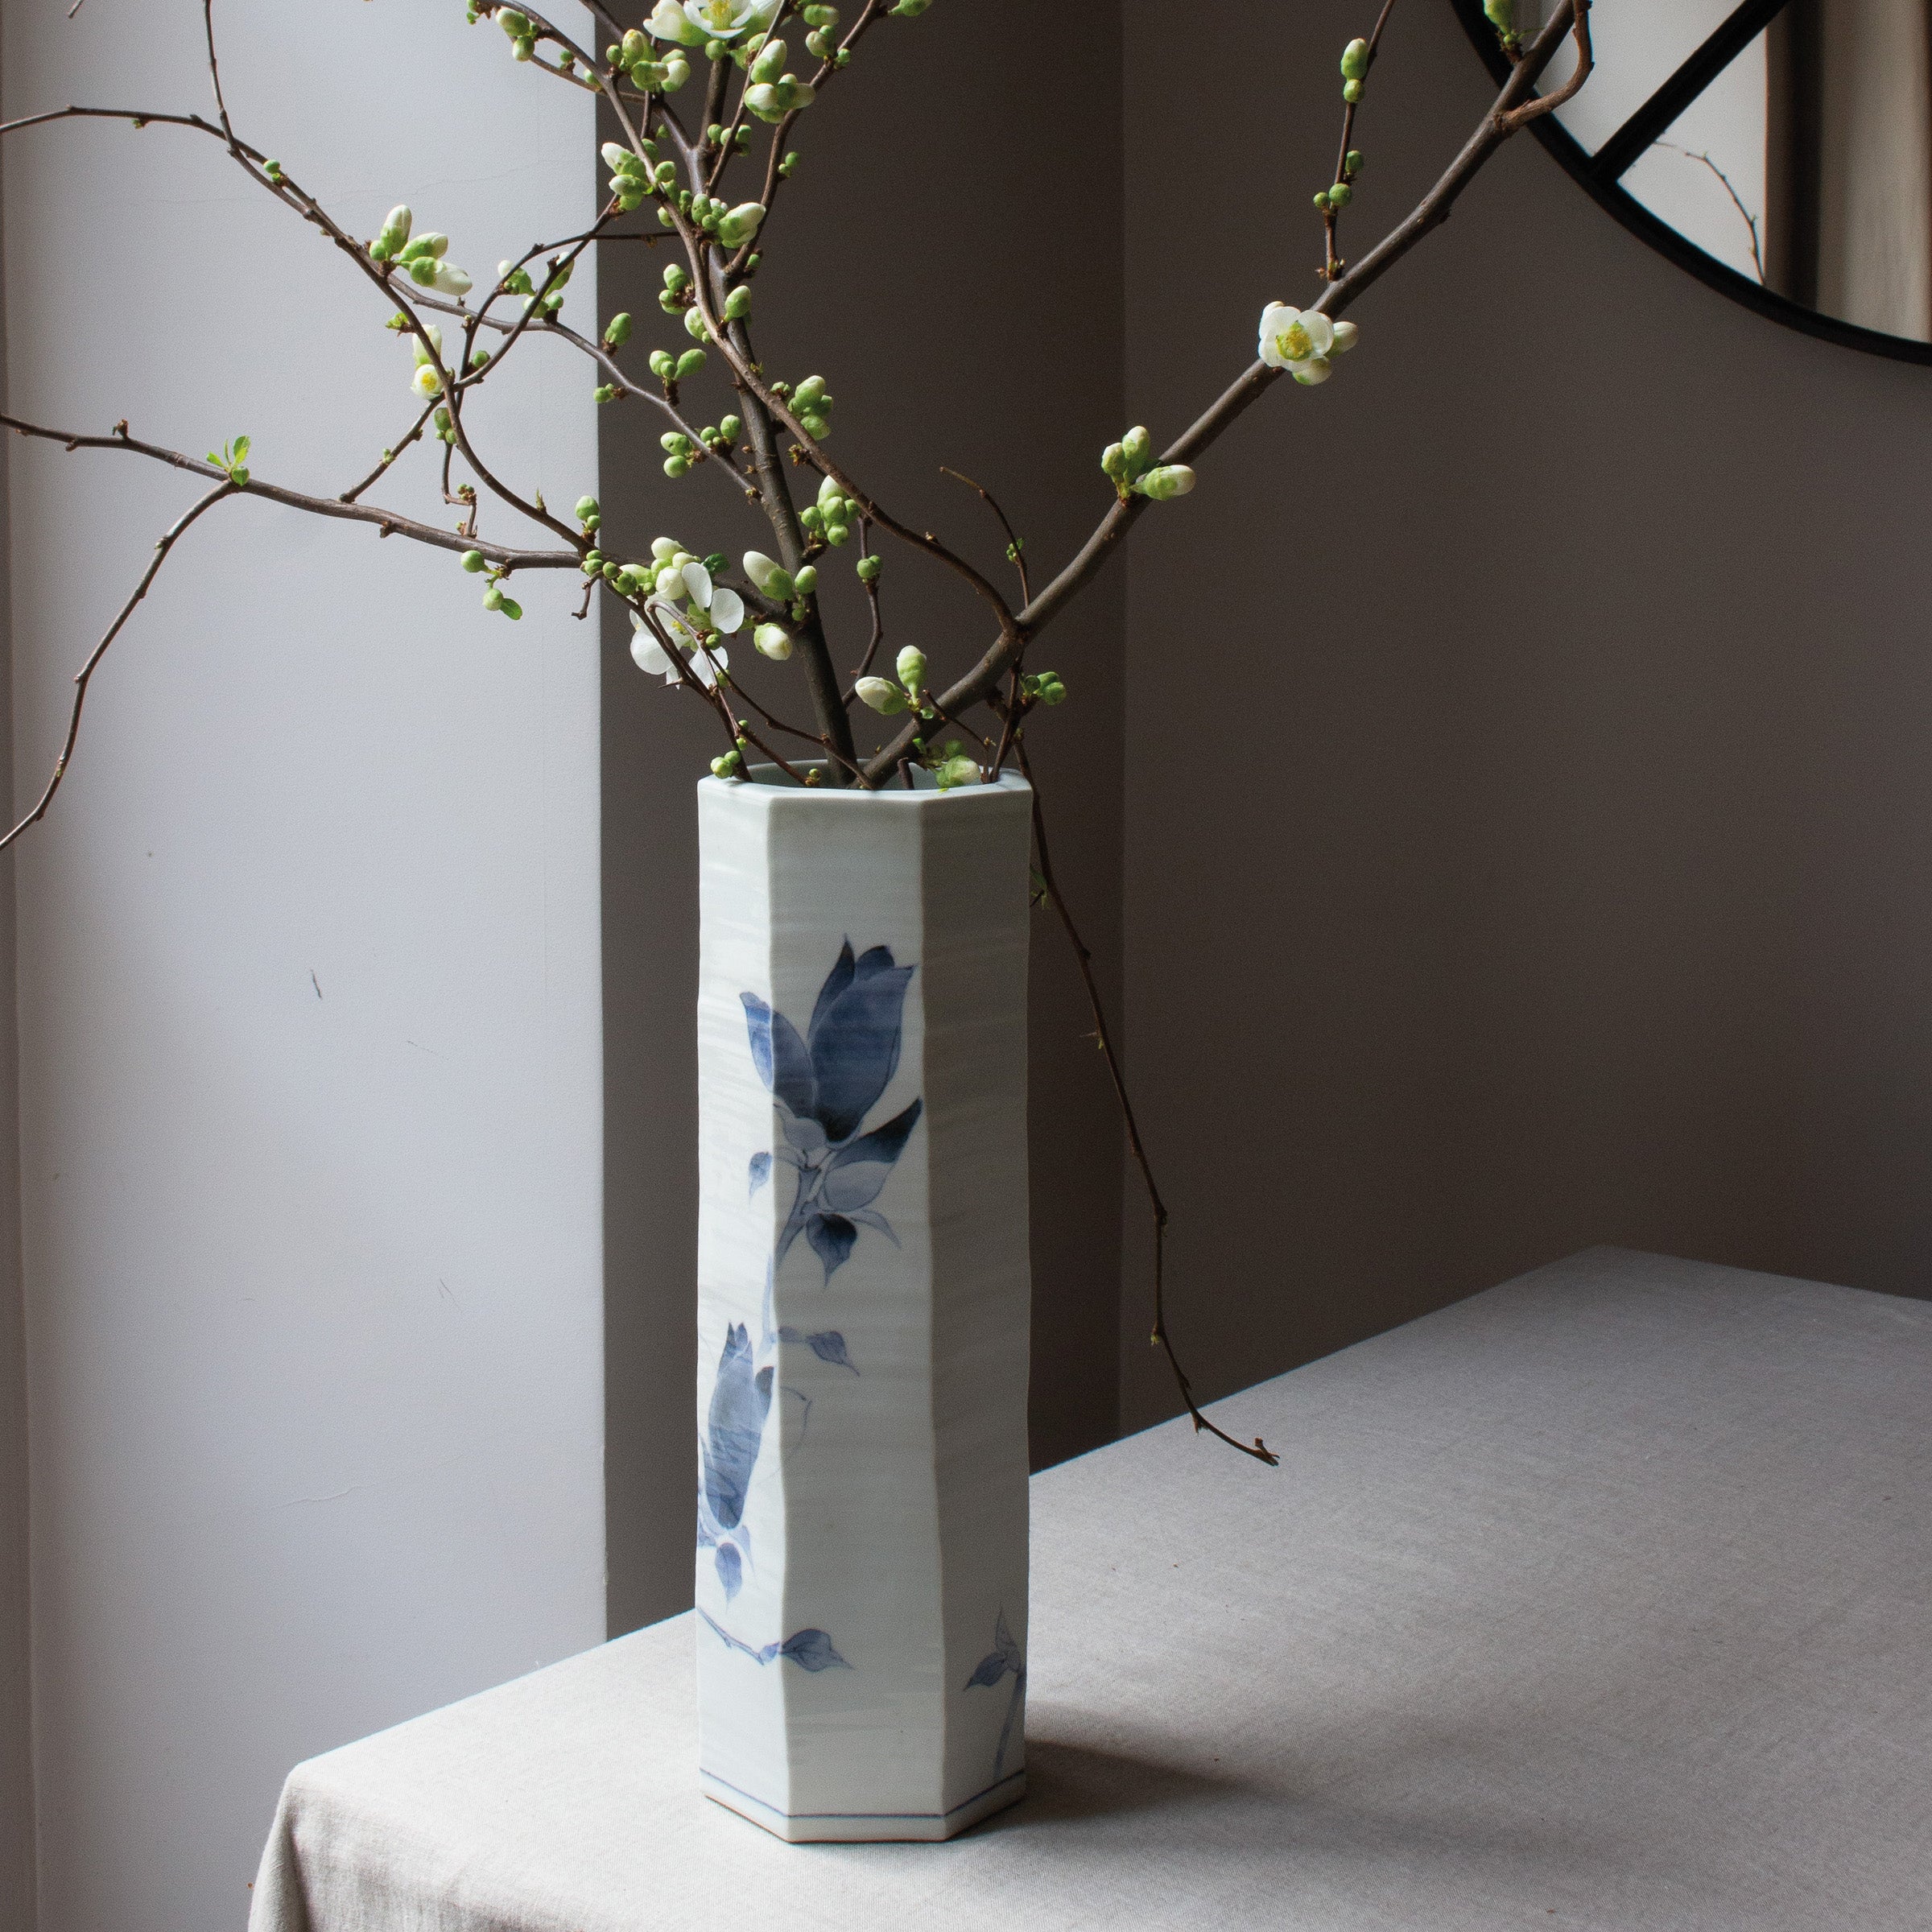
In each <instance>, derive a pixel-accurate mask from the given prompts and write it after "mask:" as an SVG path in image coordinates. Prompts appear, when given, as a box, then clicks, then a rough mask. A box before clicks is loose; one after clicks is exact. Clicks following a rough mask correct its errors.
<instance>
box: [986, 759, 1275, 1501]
mask: <svg viewBox="0 0 1932 1932" xmlns="http://www.w3.org/2000/svg"><path fill="white" fill-rule="evenodd" d="M1014 749H1015V752H1016V753H1017V754H1018V758H1019V765H1020V770H1021V773H1022V775H1023V776H1024V777H1025V778H1026V782H1027V784H1028V785H1029V786H1031V788H1032V791H1033V848H1034V857H1035V858H1036V859H1037V860H1038V865H1039V873H1040V881H1041V883H1042V885H1043V886H1045V887H1046V890H1047V899H1048V900H1049V901H1050V902H1051V904H1052V906H1053V910H1054V911H1055V914H1057V915H1058V917H1059V922H1060V924H1061V927H1063V929H1064V931H1065V932H1066V935H1067V941H1068V943H1070V944H1071V946H1072V947H1073V956H1074V957H1075V960H1078V961H1079V962H1080V978H1081V980H1083V981H1084V983H1085V985H1086V988H1087V1003H1088V1005H1089V1007H1091V1008H1092V1012H1093V1027H1094V1038H1095V1040H1096V1042H1098V1044H1099V1047H1100V1053H1101V1055H1102V1057H1103V1058H1104V1059H1105V1060H1106V1062H1107V1071H1108V1076H1109V1077H1110V1078H1111V1079H1112V1080H1113V1092H1114V1097H1115V1098H1116V1099H1117V1100H1118V1101H1119V1102H1120V1107H1121V1119H1122V1120H1123V1121H1125V1123H1126V1128H1127V1145H1128V1147H1129V1150H1130V1151H1131V1152H1132V1154H1133V1161H1134V1165H1135V1166H1137V1168H1138V1169H1139V1170H1140V1174H1141V1185H1142V1186H1143V1187H1146V1191H1147V1206H1148V1208H1149V1211H1150V1212H1151V1214H1152V1215H1153V1217H1154V1331H1153V1333H1152V1334H1151V1335H1150V1336H1149V1337H1148V1340H1149V1341H1150V1343H1151V1344H1152V1345H1153V1346H1154V1348H1158V1349H1160V1350H1161V1352H1162V1353H1163V1354H1164V1355H1165V1356H1166V1358H1167V1365H1168V1367H1169V1368H1170V1369H1172V1370H1173V1372H1174V1383H1175V1385H1176V1386H1177V1387H1178V1388H1179V1390H1180V1392H1181V1400H1182V1401H1183V1402H1185V1403H1186V1404H1187V1413H1188V1414H1189V1415H1190V1416H1191V1417H1192V1418H1193V1419H1194V1426H1195V1433H1196V1434H1197V1435H1198V1434H1199V1433H1200V1432H1201V1431H1202V1430H1206V1431H1207V1432H1208V1435H1214V1436H1219V1437H1220V1439H1221V1440H1222V1441H1223V1442H1224V1443H1226V1444H1227V1445H1228V1447H1229V1448H1231V1449H1238V1450H1240V1451H1241V1454H1242V1455H1251V1456H1253V1458H1254V1459H1255V1460H1256V1461H1257V1463H1267V1464H1268V1465H1269V1468H1276V1467H1278V1465H1279V1463H1280V1462H1281V1458H1280V1457H1279V1456H1278V1455H1276V1454H1275V1453H1274V1451H1273V1450H1272V1449H1270V1448H1269V1447H1268V1445H1267V1444H1266V1443H1265V1442H1263V1441H1262V1440H1261V1438H1260V1437H1259V1436H1258V1435H1257V1437H1256V1438H1255V1439H1254V1441H1253V1443H1252V1444H1250V1443H1244V1442H1242V1441H1241V1440H1240V1439H1238V1438H1237V1437H1235V1436H1232V1435H1229V1434H1228V1431H1227V1430H1225V1429H1223V1428H1221V1427H1220V1426H1219V1425H1218V1424H1216V1423H1214V1422H1210V1421H1209V1420H1208V1418H1207V1417H1206V1416H1205V1415H1203V1414H1202V1413H1201V1408H1200V1405H1199V1403H1198V1402H1195V1399H1194V1385H1193V1383H1192V1382H1191V1381H1190V1380H1189V1378H1188V1375H1187V1370H1186V1369H1183V1368H1182V1366H1181V1358H1180V1357H1179V1355H1177V1354H1176V1353H1175V1352H1174V1340H1173V1337H1172V1336H1171V1335H1170V1334H1169V1332H1168V1329H1167V1282H1166V1272H1167V1269H1166V1263H1167V1222H1168V1219H1169V1216H1168V1212H1167V1204H1166V1202H1165V1201H1163V1200H1162V1199H1161V1190H1160V1187H1159V1185H1158V1183H1156V1181H1155V1180H1154V1163H1153V1162H1151V1161H1150V1160H1149V1158H1147V1147H1146V1142H1145V1141H1142V1139H1141V1124H1140V1121H1139V1120H1138V1118H1137V1117H1136V1116H1135V1113H1134V1111H1133V1098H1132V1096H1130V1095H1129V1092H1128V1091H1127V1078H1126V1075H1125V1073H1124V1072H1123V1071H1122V1070H1121V1057H1120V1055H1119V1054H1118V1053H1117V1051H1115V1048H1114V1043H1113V1029H1112V1028H1111V1027H1110V1026H1108V1024H1107V1008H1106V1003H1105V1002H1104V1001H1103V1000H1102V998H1101V997H1100V980H1099V979H1098V978H1097V977H1096V975H1095V973H1094V970H1093V954H1092V951H1091V950H1090V949H1089V948H1088V944H1087V942H1086V941H1085V940H1084V939H1082V938H1081V937H1080V928H1079V927H1076V926H1075V924H1074V923H1073V915H1072V914H1071V913H1070V912H1069V911H1068V910H1067V902H1066V900H1065V899H1063V898H1062V897H1061V896H1060V888H1059V882H1058V881H1056V880H1055V877H1054V873H1053V854H1052V852H1051V849H1050V848H1049V847H1048V845H1047V819H1046V815H1045V813H1044V812H1043V811H1042V809H1041V807H1040V788H1039V785H1038V781H1037V780H1036V779H1035V778H1034V775H1033V770H1032V767H1031V766H1030V765H1029V764H1028V762H1027V759H1026V746H1025V745H1023V744H1022V745H1016V746H1015V747H1014Z"/></svg>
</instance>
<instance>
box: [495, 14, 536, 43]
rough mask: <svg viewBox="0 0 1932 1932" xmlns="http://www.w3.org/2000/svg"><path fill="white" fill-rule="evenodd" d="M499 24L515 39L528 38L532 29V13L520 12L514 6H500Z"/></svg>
mask: <svg viewBox="0 0 1932 1932" xmlns="http://www.w3.org/2000/svg"><path fill="white" fill-rule="evenodd" d="M497 26H498V27H502V30H503V31H504V32H505V33H506V34H508V35H510V39H513V40H522V39H527V38H528V37H529V35H530V31H531V28H530V15H529V14H522V13H518V10H516V8H514V6H504V7H499V8H498V9H497Z"/></svg>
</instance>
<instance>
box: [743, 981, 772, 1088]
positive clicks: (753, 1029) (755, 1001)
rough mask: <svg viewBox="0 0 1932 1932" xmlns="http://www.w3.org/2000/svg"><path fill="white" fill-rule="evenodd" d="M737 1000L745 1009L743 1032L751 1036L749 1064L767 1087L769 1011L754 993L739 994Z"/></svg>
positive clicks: (769, 1037)
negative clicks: (754, 1068) (756, 1070)
mask: <svg viewBox="0 0 1932 1932" xmlns="http://www.w3.org/2000/svg"><path fill="white" fill-rule="evenodd" d="M738 998H739V999H740V1001H742V1003H743V1005H744V1008H745V1031H746V1032H747V1033H748V1034H750V1036H751V1063H752V1065H753V1066H754V1067H757V1068H758V1078H759V1079H760V1080H762V1081H763V1082H764V1083H765V1084H766V1086H767V1087H769V1086H770V1084H771V1009H770V1007H769V1006H767V1005H766V1004H765V1002H764V1001H762V999H760V998H759V997H758V995H757V994H756V993H740V994H739V995H738Z"/></svg>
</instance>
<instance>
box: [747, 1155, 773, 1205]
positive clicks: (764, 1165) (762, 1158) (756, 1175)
mask: <svg viewBox="0 0 1932 1932" xmlns="http://www.w3.org/2000/svg"><path fill="white" fill-rule="evenodd" d="M770 1179H771V1156H770V1154H753V1156H752V1157H751V1191H752V1192H753V1194H754V1195H755V1194H756V1193H757V1192H758V1190H759V1189H760V1188H761V1187H763V1186H764V1185H765V1183H766V1182H767V1181H768V1180H770Z"/></svg>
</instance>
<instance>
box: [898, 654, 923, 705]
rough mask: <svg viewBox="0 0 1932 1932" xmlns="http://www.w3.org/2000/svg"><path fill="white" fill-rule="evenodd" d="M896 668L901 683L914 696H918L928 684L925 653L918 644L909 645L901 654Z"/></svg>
mask: <svg viewBox="0 0 1932 1932" xmlns="http://www.w3.org/2000/svg"><path fill="white" fill-rule="evenodd" d="M896 668H897V669H898V674H899V682H900V683H902V684H903V685H904V686H905V687H906V689H907V690H908V691H910V692H911V693H912V694H913V696H915V697H916V696H918V695H919V692H920V691H922V690H923V689H924V688H925V684H926V654H925V652H924V651H923V650H920V649H919V646H917V645H916V644H908V645H907V646H906V648H905V649H904V650H902V651H901V652H900V653H899V658H898V666H897V667H896Z"/></svg>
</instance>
